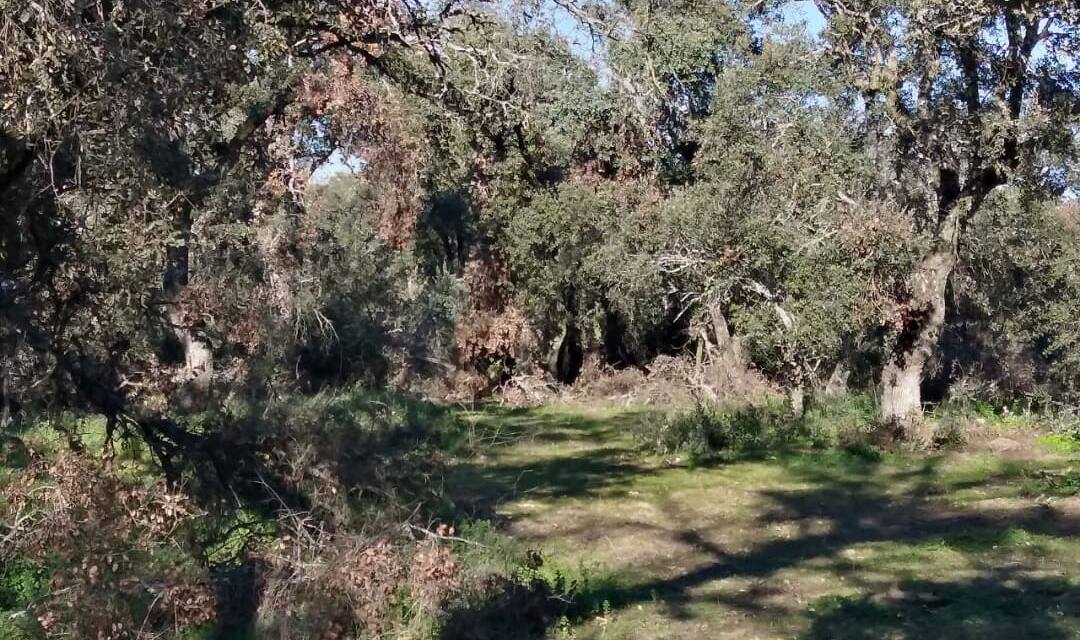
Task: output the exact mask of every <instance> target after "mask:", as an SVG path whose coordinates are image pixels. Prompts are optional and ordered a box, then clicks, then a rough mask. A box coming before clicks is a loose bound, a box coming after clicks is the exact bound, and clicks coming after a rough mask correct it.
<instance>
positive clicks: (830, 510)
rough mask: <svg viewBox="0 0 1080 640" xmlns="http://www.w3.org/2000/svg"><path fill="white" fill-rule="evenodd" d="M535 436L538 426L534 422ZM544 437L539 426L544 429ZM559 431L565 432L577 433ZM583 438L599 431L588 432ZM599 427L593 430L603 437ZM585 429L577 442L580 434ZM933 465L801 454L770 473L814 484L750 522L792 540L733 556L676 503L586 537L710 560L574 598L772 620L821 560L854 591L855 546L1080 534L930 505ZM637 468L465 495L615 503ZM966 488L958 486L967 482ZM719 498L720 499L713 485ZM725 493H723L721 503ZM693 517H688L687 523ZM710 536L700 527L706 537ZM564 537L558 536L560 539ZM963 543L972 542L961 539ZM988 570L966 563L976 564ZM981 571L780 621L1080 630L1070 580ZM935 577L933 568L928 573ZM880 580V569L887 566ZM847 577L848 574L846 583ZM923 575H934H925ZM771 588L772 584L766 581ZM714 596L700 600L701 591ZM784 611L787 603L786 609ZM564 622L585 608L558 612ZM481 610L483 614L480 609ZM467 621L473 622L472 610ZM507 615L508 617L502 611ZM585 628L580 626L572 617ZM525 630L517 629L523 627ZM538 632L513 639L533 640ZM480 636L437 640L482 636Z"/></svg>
mask: <svg viewBox="0 0 1080 640" xmlns="http://www.w3.org/2000/svg"><path fill="white" fill-rule="evenodd" d="M530 428H538V427H537V425H535V424H534V425H530ZM540 428H542V427H540ZM566 428H569V429H573V426H572V425H570V426H567V427H566ZM591 428H592V429H597V427H596V426H595V425H594V426H592V427H591ZM601 429H602V427H601ZM588 433H589V432H588V431H586V432H585V434H586V437H587V436H588ZM941 462H942V459H940V458H928V459H926V460H924V461H923V462H922V463H921V464H918V465H916V466H914V467H910V468H895V467H888V468H885V467H884V465H883V464H882V463H881V461H880V460H877V459H870V458H866V457H864V456H858V455H844V454H841V455H839V456H837V455H836V454H835V453H830V454H802V455H799V456H795V457H785V458H783V459H781V460H778V461H777V462H776V464H782V465H784V466H785V470H786V471H787V472H788V473H790V474H791V475H792V480H793V481H794V483H793V484H796V485H797V486H801V487H809V488H805V489H798V490H784V489H763V490H761V491H759V492H757V494H758V495H759V496H761V497H763V498H765V499H766V500H767V503H768V505H769V506H768V508H766V509H765V510H764V511H763V512H762V513H761V514H760V515H759V516H758V517H757V519H756V521H757V523H758V524H759V525H760V527H761V529H762V530H768V529H769V528H770V527H772V526H774V525H784V526H785V527H786V528H787V529H788V530H789V531H793V532H794V533H793V534H792V535H791V536H790V537H787V538H780V539H776V538H772V539H765V540H762V541H760V542H757V543H756V544H753V545H752V546H750V548H749V549H747V548H746V547H745V546H743V547H741V548H739V549H738V550H730V549H727V548H725V547H724V546H723V545H721V544H719V543H716V542H714V541H712V540H711V539H710V536H709V535H708V534H709V533H710V529H711V528H715V527H717V526H723V523H722V522H720V523H715V524H714V523H701V522H693V521H690V520H689V519H688V517H687V516H686V515H685V514H684V513H682V512H680V510H679V509H678V508H677V507H676V506H672V507H671V508H670V509H669V508H665V505H663V504H661V505H657V506H660V507H661V509H662V510H663V511H664V512H665V514H666V517H665V518H664V519H663V521H662V522H660V523H656V522H635V521H634V520H633V519H619V520H618V521H617V522H613V521H611V520H610V519H609V520H608V521H606V522H605V523H603V524H602V525H598V523H583V525H582V526H590V527H595V526H604V527H620V528H629V529H633V528H636V529H638V530H641V531H644V532H646V533H647V535H648V536H655V537H656V539H657V540H664V541H665V542H667V543H669V544H670V543H674V544H677V545H681V546H683V547H686V548H688V549H692V550H693V551H694V553H695V555H700V554H704V555H706V556H707V557H708V560H707V561H705V562H702V563H700V564H699V565H698V566H696V567H693V568H691V569H689V570H687V571H683V572H681V573H680V574H678V575H675V576H664V577H662V578H657V579H651V580H639V581H637V582H633V583H630V584H616V583H608V582H605V583H601V584H598V585H594V586H589V585H585V586H584V587H583V588H582V589H579V590H577V591H575V592H574V593H573V597H574V598H575V599H577V600H578V601H579V603H597V602H604V603H607V605H610V606H611V607H612V608H614V609H616V610H617V609H620V608H628V607H632V606H633V605H635V604H639V603H645V602H653V601H655V602H658V603H662V604H663V606H664V607H666V615H667V616H668V617H670V618H672V619H681V620H686V619H692V618H694V616H695V615H700V614H695V609H694V608H693V607H691V606H690V605H691V604H693V603H695V602H703V601H705V600H706V599H707V600H709V601H711V602H714V603H718V604H720V605H722V606H725V607H729V608H732V609H737V610H740V611H743V612H745V613H747V614H749V615H755V614H761V615H764V612H766V611H769V612H770V615H772V614H774V613H776V611H777V604H776V601H777V600H776V597H777V595H778V594H782V591H783V587H782V585H780V584H776V583H779V582H780V581H779V580H776V577H777V574H778V573H779V572H781V571H783V570H785V569H790V568H797V567H800V566H802V565H804V564H806V563H815V564H821V563H824V564H825V565H826V566H828V567H829V568H830V569H831V570H833V571H834V572H836V573H838V574H839V573H844V575H845V579H847V580H848V582H847V584H849V585H850V584H859V582H860V580H861V579H862V578H863V576H864V575H866V574H868V573H875V574H877V575H878V576H880V573H881V570H880V569H877V570H875V571H873V572H869V571H866V569H867V568H868V567H861V566H858V565H856V566H852V564H851V562H850V561H849V560H848V559H846V558H845V557H844V556H842V555H841V552H843V551H845V550H846V549H849V548H851V547H852V546H854V545H862V544H884V543H894V544H900V545H912V546H917V545H922V544H927V543H931V544H936V543H939V542H941V541H942V540H959V542H957V544H955V545H950V549H952V550H954V551H959V552H961V553H965V554H971V557H972V559H973V560H981V559H980V558H976V557H975V555H974V554H979V553H983V552H986V551H988V550H989V549H991V548H993V547H995V545H997V544H1001V543H1005V542H1007V540H1008V536H1009V532H1012V531H1017V530H1022V531H1024V532H1026V533H1029V534H1035V535H1045V536H1052V537H1058V538H1069V537H1073V536H1077V535H1080V518H1078V517H1077V516H1076V515H1075V513H1072V512H1066V511H1062V510H1059V509H1056V508H1055V507H1053V506H1050V505H1047V504H1036V503H1033V502H1029V503H1026V504H1022V505H1020V506H1017V505H1011V506H1008V505H1006V506H1001V505H976V506H974V507H967V508H963V507H954V506H949V505H948V504H947V503H945V502H943V501H940V500H937V499H935V498H934V496H936V495H940V494H941V493H942V492H943V491H946V492H947V491H948V490H950V489H951V486H950V485H951V483H948V482H946V481H945V480H944V479H943V477H942V475H941V469H940V467H941ZM662 472H664V469H662V468H656V467H651V466H647V465H644V464H642V463H641V462H639V461H637V460H635V458H634V457H633V456H632V455H629V454H628V452H627V450H626V449H619V448H600V449H596V448H592V449H586V450H584V451H580V452H571V453H568V454H565V455H561V456H558V457H552V458H548V459H545V460H541V461H535V462H528V463H513V462H509V463H505V464H494V465H486V466H485V465H477V466H476V467H473V468H471V469H469V470H468V473H469V474H471V477H472V480H473V481H474V482H475V483H476V484H475V485H474V486H473V489H475V490H477V491H479V492H481V493H482V492H483V491H484V490H485V486H486V490H487V491H489V493H490V494H494V495H501V496H502V497H503V498H507V497H511V496H518V497H520V495H522V494H523V493H524V494H527V495H535V496H538V497H544V498H566V497H573V498H595V497H610V496H617V495H620V493H622V492H625V491H627V490H629V488H630V487H631V486H632V485H633V484H634V483H635V482H637V481H639V480H640V478H641V476H642V475H644V474H656V473H662ZM999 475H1000V477H998V475H995V474H994V473H993V472H992V471H991V472H988V473H987V475H986V476H985V480H986V482H988V483H1010V482H1013V481H1014V480H1015V479H1016V477H1017V475H1016V472H1015V470H1009V472H1008V473H1005V474H999ZM965 483H966V484H967V481H965ZM718 489H721V488H719V487H718ZM722 495H723V492H722V491H718V494H717V496H718V499H721V498H720V496H722ZM690 517H693V516H690ZM703 526H704V527H705V528H702V527H703ZM561 532H562V534H563V535H566V534H567V531H566V530H565V529H563V530H561ZM965 541H967V542H971V541H974V542H972V544H974V546H972V544H968V543H967V542H965ZM979 564H987V563H980V562H975V563H974V564H973V566H975V565H979ZM988 564H989V566H990V568H988V569H984V570H982V571H978V572H977V573H978V575H977V576H976V577H971V576H969V575H964V576H963V577H962V578H960V579H952V578H951V577H947V578H943V579H940V580H938V579H937V578H926V577H921V579H910V577H909V576H906V575H897V576H896V579H895V580H892V581H887V582H884V583H879V584H868V583H863V584H862V585H861V588H862V590H863V592H864V594H860V595H856V596H850V597H842V598H832V599H826V600H824V601H821V602H819V603H816V604H815V606H814V607H812V608H811V609H807V610H796V609H792V610H789V611H788V612H787V615H789V616H792V617H794V618H798V619H801V620H804V622H806V623H807V624H809V628H808V631H807V632H806V635H805V637H806V638H807V639H809V640H818V639H824V638H840V639H847V638H851V639H858V638H867V639H869V638H902V639H914V638H946V637H948V638H976V637H986V638H1018V637H1025V638H1027V637H1031V638H1046V639H1050V640H1056V639H1057V638H1062V639H1064V638H1070V637H1077V636H1078V633H1080V595H1077V594H1076V593H1074V592H1075V591H1076V590H1075V589H1071V590H1070V583H1069V582H1068V581H1065V580H1061V579H1054V578H1046V577H1045V576H1042V575H1039V574H1038V573H1037V572H1035V571H1033V569H1034V567H1025V566H1023V564H1022V563H1017V562H1013V563H1011V568H1008V569H1001V568H1000V567H994V566H993V561H992V559H991V560H990V561H989V563H988ZM928 569H931V570H932V568H928ZM886 571H887V569H886ZM845 572H846V573H845ZM928 573H932V571H928ZM729 578H737V579H751V583H752V585H754V586H752V587H751V588H748V589H746V590H744V591H743V592H741V593H738V594H726V593H722V594H717V593H715V592H714V591H709V590H708V589H706V587H708V586H710V585H711V584H713V583H716V582H718V581H720V580H724V579H729ZM774 580H775V582H773V581H774ZM703 590H704V591H709V592H708V594H707V595H705V594H703V593H702V591H703ZM789 600H790V599H789ZM552 605H553V606H557V608H559V610H561V611H564V612H565V611H569V612H571V613H572V612H574V611H584V610H585V609H587V607H581V606H578V607H571V608H567V607H566V605H565V603H562V602H553V603H552ZM480 606H481V609H482V606H483V605H480ZM472 614H473V615H475V614H476V612H475V611H474V612H472ZM506 615H512V614H506ZM581 619H582V618H578V620H581ZM524 628H525V627H522V629H524ZM541 636H542V634H537V633H533V634H532V635H529V634H526V635H519V636H516V637H522V638H528V637H541ZM483 637H487V636H484V635H482V633H481V632H480V631H479V630H476V629H474V631H473V632H469V633H464V634H461V635H447V636H444V638H447V639H450V638H483Z"/></svg>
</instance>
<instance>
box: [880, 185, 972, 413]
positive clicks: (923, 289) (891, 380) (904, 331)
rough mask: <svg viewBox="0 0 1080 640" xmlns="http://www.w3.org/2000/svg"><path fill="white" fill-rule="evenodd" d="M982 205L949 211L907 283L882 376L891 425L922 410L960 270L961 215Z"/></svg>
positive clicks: (885, 410)
mask: <svg viewBox="0 0 1080 640" xmlns="http://www.w3.org/2000/svg"><path fill="white" fill-rule="evenodd" d="M977 206H978V205H977V203H972V206H971V208H970V210H968V209H966V208H965V207H961V206H959V205H958V204H953V205H952V206H950V207H949V209H948V213H946V214H945V215H944V217H943V218H942V220H941V223H940V224H939V226H938V232H937V235H936V237H935V239H934V243H933V245H932V246H931V248H930V250H929V251H927V253H926V254H925V255H923V257H922V258H921V259H920V260H919V263H918V265H917V266H916V268H915V271H914V273H912V275H911V277H910V279H909V281H908V286H909V295H908V298H907V300H905V301H904V304H903V305H902V307H901V313H902V318H901V321H900V328H899V332H898V334H897V338H896V345H895V346H894V347H893V351H892V353H891V354H890V356H889V359H888V360H887V361H886V363H885V368H884V369H883V371H882V375H881V385H882V391H881V419H882V421H884V422H886V423H894V424H901V425H902V424H905V423H908V422H910V421H911V420H912V419H913V418H914V417H916V416H917V415H918V414H919V413H921V411H922V391H921V384H922V378H923V370H924V368H925V367H926V363H927V361H928V360H929V359H930V357H931V356H932V355H933V354H934V351H935V350H936V349H937V345H938V339H939V338H940V337H941V328H942V326H943V325H944V324H945V288H946V286H947V285H948V283H949V277H950V276H951V275H952V272H953V269H954V268H955V267H956V260H957V257H956V252H957V243H958V241H959V236H960V224H961V218H962V217H963V213H962V212H964V213H968V212H970V211H974V210H975V209H976V208H977Z"/></svg>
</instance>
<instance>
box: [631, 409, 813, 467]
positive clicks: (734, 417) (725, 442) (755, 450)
mask: <svg viewBox="0 0 1080 640" xmlns="http://www.w3.org/2000/svg"><path fill="white" fill-rule="evenodd" d="M805 435H806V433H805V430H804V428H803V424H802V422H801V421H800V420H796V419H793V418H792V417H791V416H790V415H789V414H788V412H787V410H786V409H785V408H784V407H783V406H782V405H780V404H776V403H771V404H765V405H760V406H742V407H725V406H719V405H710V404H705V403H698V404H697V405H695V406H694V407H693V408H692V409H690V410H689V411H686V412H683V413H675V414H673V415H670V416H668V417H667V419H666V420H664V421H663V422H662V423H661V424H660V425H659V428H657V429H656V430H655V431H654V432H653V433H651V434H646V437H647V438H648V439H650V440H652V444H653V445H654V446H655V447H656V449H657V450H658V451H660V452H661V453H665V454H670V453H684V454H686V455H687V456H689V459H690V462H691V463H692V464H694V463H697V462H700V461H702V460H703V459H705V458H707V457H708V456H710V455H711V454H714V453H728V454H760V453H763V452H765V451H768V450H770V449H774V448H779V447H783V446H785V445H790V444H793V443H795V442H797V441H800V440H804V439H805Z"/></svg>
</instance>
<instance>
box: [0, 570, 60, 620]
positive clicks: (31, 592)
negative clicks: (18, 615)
mask: <svg viewBox="0 0 1080 640" xmlns="http://www.w3.org/2000/svg"><path fill="white" fill-rule="evenodd" d="M48 590H49V573H48V571H47V570H46V569H45V568H44V567H42V566H40V565H37V564H35V563H33V562H28V561H25V560H14V561H9V562H5V563H3V564H2V565H0V611H8V610H13V609H23V608H25V607H28V606H30V605H31V604H33V603H34V602H35V601H36V600H38V599H40V598H42V597H44V596H45V595H46V594H47V593H48Z"/></svg>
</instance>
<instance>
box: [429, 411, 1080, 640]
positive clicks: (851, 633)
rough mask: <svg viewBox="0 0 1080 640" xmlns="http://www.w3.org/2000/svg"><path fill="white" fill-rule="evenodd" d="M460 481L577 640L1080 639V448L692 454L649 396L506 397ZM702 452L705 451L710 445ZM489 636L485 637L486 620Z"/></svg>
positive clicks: (456, 487)
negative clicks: (559, 607) (528, 558)
mask: <svg viewBox="0 0 1080 640" xmlns="http://www.w3.org/2000/svg"><path fill="white" fill-rule="evenodd" d="M465 418H466V420H468V421H469V423H470V424H471V427H472V428H471V432H472V433H473V435H474V437H475V438H477V442H479V443H481V444H482V446H478V447H475V448H474V449H473V451H474V453H473V454H472V455H471V456H470V457H468V458H466V459H463V460H462V461H461V462H460V463H459V464H457V465H456V466H455V468H454V469H453V470H452V472H451V474H450V476H449V477H448V478H447V487H448V489H449V490H450V493H451V494H452V496H453V499H454V502H455V506H456V507H457V508H458V509H459V510H463V511H465V512H466V513H470V514H471V515H473V516H474V517H477V518H488V519H491V520H493V521H494V522H496V523H498V526H499V528H500V530H501V531H503V532H505V533H508V534H509V535H510V536H512V537H513V538H514V539H515V540H517V541H518V543H519V544H522V545H525V546H528V547H533V548H538V549H542V550H543V551H544V552H545V554H546V556H547V557H548V558H549V559H550V560H549V565H550V566H549V567H548V568H547V569H546V570H548V571H553V572H557V573H561V574H562V575H563V576H564V579H565V580H567V581H569V582H573V583H574V584H576V587H575V589H574V590H573V596H574V598H575V599H577V600H578V601H579V602H580V603H581V604H580V606H577V607H576V608H573V609H572V610H569V613H568V619H567V620H564V621H563V622H562V623H553V624H552V625H551V626H550V627H549V629H548V635H549V636H551V637H557V636H560V635H561V636H563V637H575V638H581V639H584V638H605V639H620V638H625V639H631V638H642V639H645V638H700V637H724V638H747V639H749V638H815V639H816V638H821V639H824V638H867V639H869V638H941V637H949V638H976V637H979V638H1017V637H1024V638H1049V639H1058V638H1062V639H1064V638H1080V537H1078V536H1080V498H1078V497H1077V493H1078V491H1077V487H1076V486H1074V484H1073V482H1074V479H1075V478H1076V473H1075V471H1074V470H1075V469H1077V468H1080V457H1078V456H1077V455H1076V453H1074V452H1068V451H1065V450H1063V448H1062V447H1054V446H1043V447H1041V448H1040V449H1039V451H1037V452H1032V451H1028V450H1025V452H1024V455H1023V456H1015V455H1014V456H1008V457H1005V456H1000V455H997V454H993V453H989V452H977V451H975V452H973V451H967V452H954V453H939V454H934V455H919V454H894V453H884V454H879V453H878V452H876V451H873V450H866V449H860V448H850V449H846V450H845V449H824V450H811V449H807V450H796V449H792V450H789V451H785V452H782V453H775V454H771V455H770V454H759V455H752V456H747V457H742V458H739V457H731V458H729V459H726V460H712V461H709V462H707V463H700V462H699V463H698V464H697V465H696V466H694V467H691V466H690V465H689V464H688V462H689V461H688V460H686V459H685V458H683V459H680V458H679V457H678V456H672V455H667V456H664V455H657V454H652V453H649V452H648V451H645V450H643V449H642V447H641V442H640V440H638V439H636V438H635V436H634V434H635V430H636V429H639V428H640V425H641V424H642V423H643V422H644V421H651V420H662V419H664V418H663V416H661V415H659V414H657V413H655V412H650V411H649V410H647V409H642V408H623V407H612V406H545V407H539V408H535V409H505V408H491V409H486V410H482V411H477V412H472V413H468V414H466V415H465ZM695 462H698V461H695ZM477 637H479V636H477Z"/></svg>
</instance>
